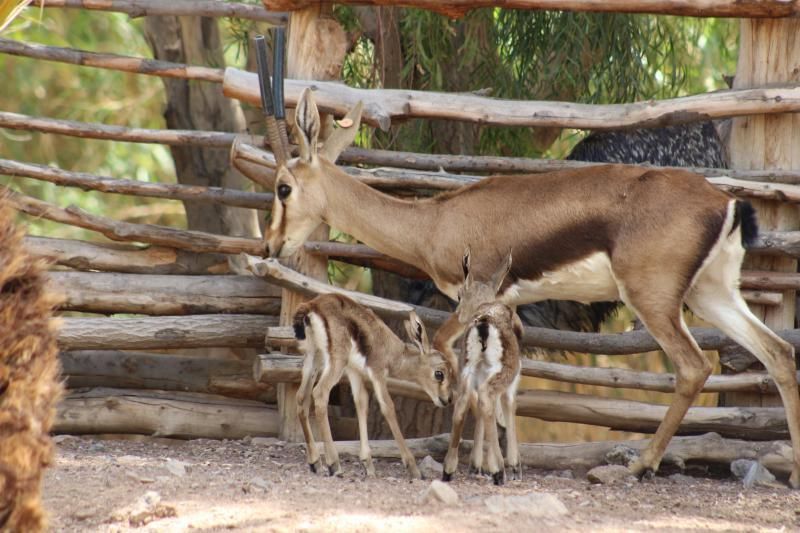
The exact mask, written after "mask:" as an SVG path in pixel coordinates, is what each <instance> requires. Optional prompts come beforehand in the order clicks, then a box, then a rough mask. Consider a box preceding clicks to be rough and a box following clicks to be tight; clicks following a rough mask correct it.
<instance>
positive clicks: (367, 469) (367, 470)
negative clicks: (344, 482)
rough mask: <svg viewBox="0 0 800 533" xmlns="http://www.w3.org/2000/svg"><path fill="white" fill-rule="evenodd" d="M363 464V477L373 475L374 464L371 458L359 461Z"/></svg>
mask: <svg viewBox="0 0 800 533" xmlns="http://www.w3.org/2000/svg"><path fill="white" fill-rule="evenodd" d="M361 464H362V465H363V466H364V477H375V465H373V464H372V459H367V460H364V461H361Z"/></svg>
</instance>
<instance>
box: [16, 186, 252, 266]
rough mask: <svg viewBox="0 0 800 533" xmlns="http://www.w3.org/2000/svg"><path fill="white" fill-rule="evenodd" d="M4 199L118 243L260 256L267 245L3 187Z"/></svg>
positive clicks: (40, 214) (30, 212)
mask: <svg viewBox="0 0 800 533" xmlns="http://www.w3.org/2000/svg"><path fill="white" fill-rule="evenodd" d="M0 197H4V198H6V200H7V201H8V204H9V205H10V207H12V208H14V209H16V210H18V211H23V212H25V213H27V214H29V215H32V216H36V217H42V218H46V219H48V220H53V221H56V222H61V223H63V224H69V225H72V226H78V227H80V228H84V229H88V230H92V231H97V232H99V233H102V234H103V235H105V236H106V237H108V238H109V239H112V240H115V241H134V242H146V243H151V244H158V245H161V246H170V247H172V248H179V249H182V250H191V251H193V252H216V253H225V254H238V253H241V252H245V253H249V254H254V255H260V254H261V253H262V251H263V249H264V244H263V243H262V242H261V241H260V240H258V239H248V238H244V237H228V236H227V235H215V234H213V233H205V232H202V231H191V230H178V229H174V228H168V227H165V226H155V225H152V224H132V223H130V222H121V221H117V220H111V219H109V218H106V217H101V216H96V215H91V214H89V213H87V212H85V211H83V210H82V209H78V208H77V207H74V206H71V207H68V208H66V209H62V208H60V207H57V206H55V205H53V204H51V203H48V202H43V201H41V200H37V199H36V198H31V197H30V196H26V195H24V194H20V193H17V192H14V191H12V190H10V189H8V188H7V187H0Z"/></svg>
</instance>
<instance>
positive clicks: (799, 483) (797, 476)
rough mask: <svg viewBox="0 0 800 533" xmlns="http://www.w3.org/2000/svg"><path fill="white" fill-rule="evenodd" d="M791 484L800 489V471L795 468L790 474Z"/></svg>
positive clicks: (792, 486)
mask: <svg viewBox="0 0 800 533" xmlns="http://www.w3.org/2000/svg"><path fill="white" fill-rule="evenodd" d="M789 486H790V487H791V488H793V489H795V490H797V489H800V471H798V470H795V471H794V472H792V475H791V476H789Z"/></svg>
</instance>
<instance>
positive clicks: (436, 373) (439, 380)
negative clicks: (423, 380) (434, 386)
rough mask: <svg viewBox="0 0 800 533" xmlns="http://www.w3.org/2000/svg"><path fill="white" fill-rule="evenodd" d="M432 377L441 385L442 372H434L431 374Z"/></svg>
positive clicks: (442, 379)
mask: <svg viewBox="0 0 800 533" xmlns="http://www.w3.org/2000/svg"><path fill="white" fill-rule="evenodd" d="M433 377H434V378H436V381H438V382H439V383H441V382H442V381H444V372H442V371H441V370H437V371H436V372H434V373H433Z"/></svg>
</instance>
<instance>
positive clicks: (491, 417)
mask: <svg viewBox="0 0 800 533" xmlns="http://www.w3.org/2000/svg"><path fill="white" fill-rule="evenodd" d="M496 408H497V397H496V396H494V395H492V394H489V393H488V391H486V390H483V391H480V392H479V393H478V412H479V416H481V418H482V419H483V426H484V428H485V431H486V448H487V450H486V454H487V456H486V470H487V473H488V474H489V475H491V476H492V481H493V482H494V484H495V485H502V484H503V483H505V468H504V465H503V454H502V452H501V451H500V439H499V437H498V434H497V420H495V414H496V413H495V411H496Z"/></svg>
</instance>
